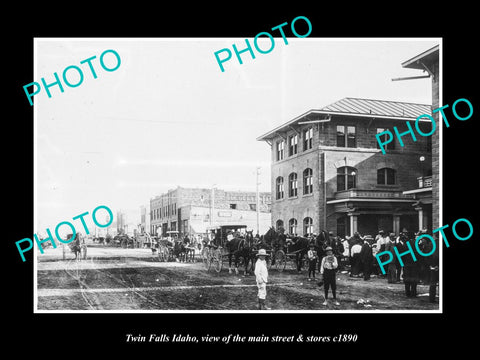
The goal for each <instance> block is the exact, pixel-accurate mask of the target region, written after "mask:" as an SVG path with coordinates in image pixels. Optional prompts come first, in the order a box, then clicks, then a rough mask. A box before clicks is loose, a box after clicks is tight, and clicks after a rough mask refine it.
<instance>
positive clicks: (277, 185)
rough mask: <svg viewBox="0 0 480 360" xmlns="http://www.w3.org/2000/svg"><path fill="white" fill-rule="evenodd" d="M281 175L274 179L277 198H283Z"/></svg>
mask: <svg viewBox="0 0 480 360" xmlns="http://www.w3.org/2000/svg"><path fill="white" fill-rule="evenodd" d="M283 194H284V190H283V176H279V177H277V179H276V180H275V197H276V199H277V200H279V199H283Z"/></svg>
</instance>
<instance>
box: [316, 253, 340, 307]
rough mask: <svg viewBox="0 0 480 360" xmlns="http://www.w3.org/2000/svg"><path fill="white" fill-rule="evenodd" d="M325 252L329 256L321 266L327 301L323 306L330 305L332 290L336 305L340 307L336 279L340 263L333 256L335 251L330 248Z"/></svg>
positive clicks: (324, 258) (325, 257) (323, 260)
mask: <svg viewBox="0 0 480 360" xmlns="http://www.w3.org/2000/svg"><path fill="white" fill-rule="evenodd" d="M325 252H326V253H327V255H326V256H324V257H323V259H322V263H321V265H320V274H322V276H323V286H324V291H325V301H324V302H323V305H324V306H327V304H328V302H327V299H328V290H329V288H331V289H332V296H333V301H334V304H335V305H337V306H338V305H340V303H339V302H338V301H337V294H336V291H337V282H336V279H335V274H336V269H337V267H338V262H337V258H336V257H335V256H334V255H333V251H332V248H331V247H330V246H328V247H327V248H326V249H325Z"/></svg>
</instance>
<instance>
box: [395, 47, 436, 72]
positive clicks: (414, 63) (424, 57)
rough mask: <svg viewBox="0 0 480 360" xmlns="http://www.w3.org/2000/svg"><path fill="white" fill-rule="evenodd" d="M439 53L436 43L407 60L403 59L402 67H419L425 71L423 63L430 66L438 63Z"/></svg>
mask: <svg viewBox="0 0 480 360" xmlns="http://www.w3.org/2000/svg"><path fill="white" fill-rule="evenodd" d="M439 53H440V46H439V45H436V46H434V47H432V48H430V49H428V50H426V51H424V52H423V53H421V54H418V55H416V56H414V57H413V58H411V59H409V60H407V61H404V62H403V63H402V67H404V68H408V69H420V70H425V71H427V69H425V66H424V65H426V66H430V65H431V64H433V63H438V59H439Z"/></svg>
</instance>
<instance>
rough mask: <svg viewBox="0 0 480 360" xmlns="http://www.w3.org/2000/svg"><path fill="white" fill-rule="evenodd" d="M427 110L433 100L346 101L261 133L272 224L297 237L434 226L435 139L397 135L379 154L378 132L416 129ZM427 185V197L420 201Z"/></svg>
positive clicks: (394, 230) (427, 126) (397, 231)
mask: <svg viewBox="0 0 480 360" xmlns="http://www.w3.org/2000/svg"><path fill="white" fill-rule="evenodd" d="M422 114H431V107H430V105H423V104H413V103H406V102H395V101H380V100H370V99H359V98H344V99H342V100H340V101H337V102H335V103H333V104H331V105H328V106H326V107H324V108H321V109H318V110H310V111H307V112H306V113H304V114H302V115H300V116H298V117H296V118H294V119H292V120H290V121H288V122H287V123H285V124H283V125H281V126H279V127H277V128H275V129H273V130H271V131H269V132H268V133H266V134H264V135H262V136H260V137H258V138H257V140H259V141H265V142H266V143H268V144H269V145H270V147H271V153H272V165H271V174H272V180H271V181H272V225H273V226H275V227H277V228H278V227H280V226H283V227H284V228H285V229H286V230H287V232H288V233H291V234H298V235H307V234H310V233H318V232H319V231H320V230H322V229H324V230H328V231H333V232H334V233H336V234H338V235H339V236H346V235H352V234H353V233H354V232H356V231H358V232H360V233H361V234H363V235H365V234H371V235H374V234H375V233H376V232H377V231H378V230H379V229H384V230H386V231H393V232H395V233H397V234H398V233H399V231H400V230H402V229H403V228H407V230H409V231H417V230H418V229H419V228H420V227H422V228H428V229H430V230H431V229H432V202H431V175H432V156H431V155H432V139H431V137H422V136H417V141H415V142H414V141H413V139H412V137H411V136H410V135H406V136H403V137H402V140H403V143H404V146H401V145H400V143H399V141H398V139H397V138H396V137H395V138H394V141H393V142H391V143H390V144H389V145H388V146H387V149H386V154H382V152H381V150H380V148H379V145H378V143H377V140H376V136H375V135H376V134H377V133H380V132H383V131H384V130H387V129H388V130H390V131H391V132H392V133H394V131H393V127H394V126H396V127H397V129H398V131H399V132H400V133H402V132H404V131H406V130H408V128H407V125H406V122H410V125H411V126H412V128H414V127H415V126H414V123H415V120H416V119H417V117H418V116H420V115H422ZM423 126H425V128H423ZM420 127H421V128H422V131H424V132H425V133H427V132H428V131H429V129H431V124H430V123H423V122H420ZM424 190H425V191H426V192H427V193H428V191H430V199H428V198H427V197H428V196H427V197H425V198H423V199H422V200H419V199H418V193H422V192H423V191H424Z"/></svg>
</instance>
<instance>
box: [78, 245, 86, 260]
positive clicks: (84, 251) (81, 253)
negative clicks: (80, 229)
mask: <svg viewBox="0 0 480 360" xmlns="http://www.w3.org/2000/svg"><path fill="white" fill-rule="evenodd" d="M80 258H81V259H83V260H86V259H87V247H86V246H85V245H82V247H81V248H80Z"/></svg>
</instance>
